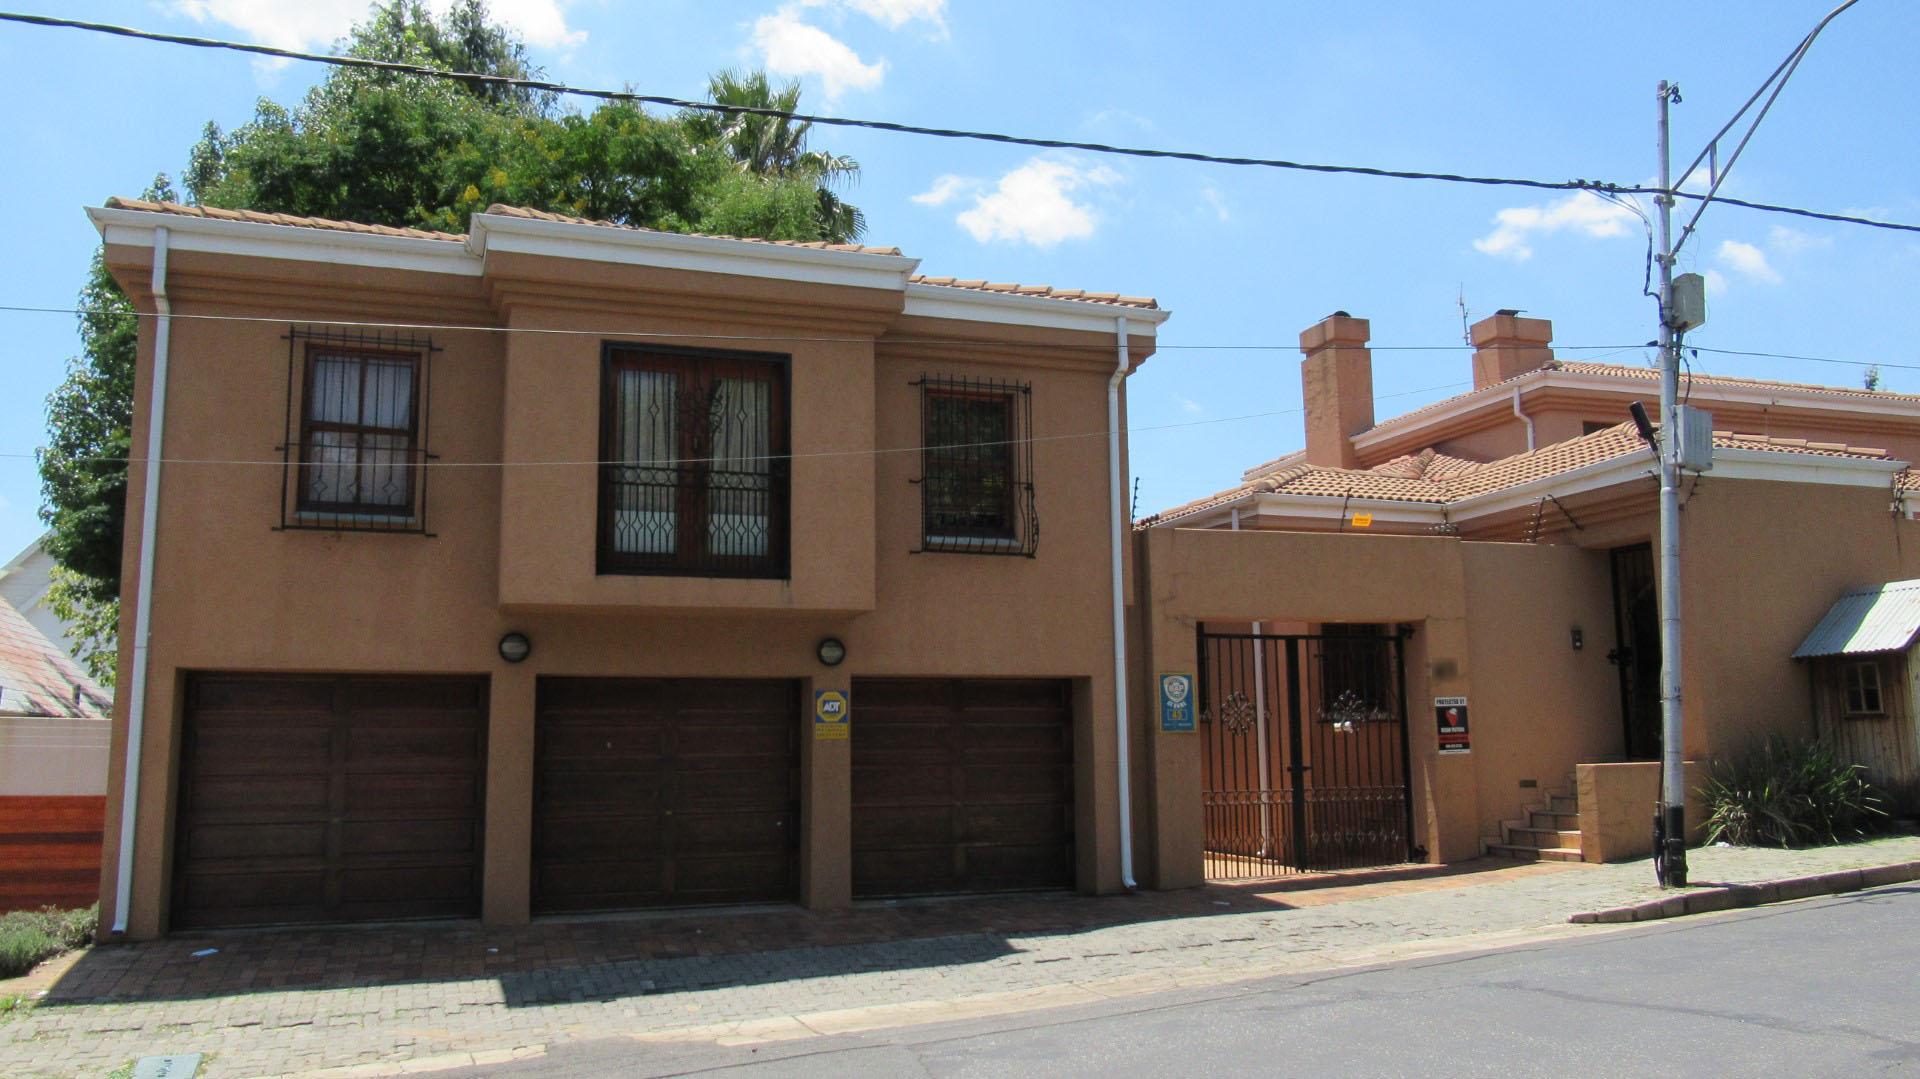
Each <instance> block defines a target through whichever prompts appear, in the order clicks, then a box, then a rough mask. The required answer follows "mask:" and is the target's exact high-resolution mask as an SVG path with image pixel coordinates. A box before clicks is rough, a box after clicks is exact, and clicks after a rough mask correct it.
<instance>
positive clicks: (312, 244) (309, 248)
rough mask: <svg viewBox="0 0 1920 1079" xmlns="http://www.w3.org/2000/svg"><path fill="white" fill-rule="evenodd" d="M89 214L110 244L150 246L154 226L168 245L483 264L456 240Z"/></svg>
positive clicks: (346, 261) (465, 268) (348, 261)
mask: <svg viewBox="0 0 1920 1079" xmlns="http://www.w3.org/2000/svg"><path fill="white" fill-rule="evenodd" d="M87 216H88V217H89V218H92V219H93V225H94V227H95V228H96V229H98V230H100V239H101V240H102V241H103V242H105V243H107V244H108V245H115V244H118V245H122V246H127V247H152V246H153V234H154V230H156V229H162V228H164V229H166V230H167V236H168V239H167V246H168V247H169V248H171V249H172V250H175V251H199V252H205V253H207V254H214V255H238V256H242V257H251V258H266V259H291V260H294V261H299V262H324V263H332V264H335V265H347V266H365V267H369V268H373V269H382V270H413V271H416V272H421V273H444V274H459V275H462V276H466V277H478V276H479V275H480V272H481V268H482V267H481V263H480V260H479V259H477V258H474V257H473V256H472V255H470V254H469V253H468V252H467V249H466V246H465V245H463V244H459V243H456V242H454V241H452V240H427V239H421V238H419V237H414V236H381V235H377V234H372V233H360V232H337V231H332V230H328V229H311V228H299V227H295V226H291V225H269V224H265V223H262V222H256V221H224V220H221V219H219V218H211V217H191V216H188V215H186V214H157V213H152V212H150V211H146V210H119V209H113V208H109V207H99V206H90V207H88V208H87Z"/></svg>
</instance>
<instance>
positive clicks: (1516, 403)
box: [1513, 387, 1533, 453]
mask: <svg viewBox="0 0 1920 1079" xmlns="http://www.w3.org/2000/svg"><path fill="white" fill-rule="evenodd" d="M1513 414H1514V415H1516V416H1518V417H1520V422H1521V423H1524V424H1526V425H1527V451H1528V452H1529V453H1531V452H1532V451H1533V417H1532V416H1529V415H1527V414H1526V413H1525V412H1523V411H1521V409H1520V390H1519V388H1518V387H1515V389H1514V391H1513Z"/></svg>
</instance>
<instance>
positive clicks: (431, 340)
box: [90, 200, 1167, 937]
mask: <svg viewBox="0 0 1920 1079" xmlns="http://www.w3.org/2000/svg"><path fill="white" fill-rule="evenodd" d="M90 213H91V215H92V218H93V220H94V222H95V224H96V225H97V226H98V227H99V229H100V231H101V234H102V237H103V239H104V240H105V243H106V260H107V264H108V266H109V267H110V268H111V269H112V271H113V273H114V274H115V277H116V278H117V280H118V281H119V282H120V284H121V285H122V286H123V287H124V288H125V289H126V291H127V294H128V296H129V297H130V298H131V299H132V300H133V302H134V303H135V304H136V305H137V307H138V308H139V310H140V311H142V312H143V313H153V312H155V311H156V310H157V309H158V308H159V307H160V306H161V305H162V304H165V305H167V310H168V311H170V313H171V314H172V315H173V316H175V317H173V318H172V319H170V320H165V321H162V320H158V319H154V318H143V319H142V320H141V337H140V353H139V367H138V380H137V391H136V401H137V406H136V413H135V421H134V430H133V442H134V444H135V445H137V446H142V447H144V446H147V445H148V444H149V437H150V434H151V431H150V427H151V425H152V424H153V423H154V422H155V420H156V417H155V416H154V415H152V414H151V412H150V408H149V402H150V401H151V400H152V399H153V391H154V381H155V371H156V367H157V359H158V355H157V353H158V349H159V346H160V342H161V341H163V340H164V341H166V342H167V344H166V355H165V359H166V364H167V369H168V371H169V372H170V373H169V374H168V376H167V379H166V383H165V391H166V396H165V401H166V408H165V415H164V420H165V425H164V430H163V434H162V438H163V440H164V441H163V446H164V448H163V450H162V456H163V458H164V460H165V462H167V463H166V464H165V465H164V466H163V467H162V468H161V470H160V477H161V478H160V481H159V482H160V487H159V496H158V502H157V507H156V513H157V528H156V530H155V532H154V549H153V552H152V560H153V566H154V569H153V575H152V600H151V604H150V612H148V613H149V614H150V617H151V647H150V649H149V650H148V651H147V652H146V653H145V654H144V656H143V657H136V656H135V654H134V652H133V651H132V650H128V651H125V652H123V654H122V661H121V669H120V672H119V684H120V686H121V687H123V690H122V692H121V693H120V694H119V698H120V700H119V707H118V709H117V711H116V721H117V726H116V732H117V734H116V742H115V758H114V761H115V767H114V780H113V783H112V786H111V789H110V790H111V794H110V797H111V801H110V807H109V808H110V812H109V819H110V820H112V821H114V822H115V827H114V828H110V829H109V832H110V836H111V839H110V842H109V845H108V850H107V854H106V857H107V861H106V872H105V880H104V883H103V903H104V907H103V912H102V924H103V926H116V925H118V924H124V926H125V930H126V932H127V933H128V935H130V936H133V937H151V936H154V935H156V934H159V933H162V932H164V931H166V930H167V929H168V928H171V927H185V926H230V925H244V924H260V923H277V922H347V921H358V920H369V919H392V918H405V917H442V916H451V917H473V916H478V917H482V918H484V919H485V920H486V921H487V922H489V923H495V924H513V923H518V922H524V921H526V920H527V919H528V918H529V917H530V916H534V915H542V914H556V913H567V912H576V911H590V910H620V909H630V908H642V907H653V906H661V905H678V904H688V903H711V902H759V901H789V902H799V903H802V904H804V905H806V906H809V907H813V908H831V907H838V906H844V905H846V904H847V903H848V902H849V901H850V900H851V899H854V898H858V897H866V896H886V895H901V894H915V893H927V892H969V891H996V890H1004V889H1023V888H1036V887H1078V888H1080V889H1082V890H1087V891H1113V890H1117V889H1120V888H1121V887H1123V884H1124V883H1125V882H1124V870H1123V864H1124V859H1123V853H1122V838H1121V834H1122V833H1121V821H1122V814H1121V812H1120V806H1121V798H1122V794H1121V792H1122V790H1123V789H1125V787H1124V784H1123V783H1122V777H1121V774H1120V772H1119V770H1118V761H1119V760H1120V759H1122V758H1121V757H1120V754H1119V748H1120V747H1119V746H1118V744H1117V739H1116V736H1115V723H1114V717H1115V714H1116V710H1117V693H1116V685H1117V677H1116V666H1117V664H1116V655H1115V650H1116V642H1115V640H1114V635H1113V626H1114V625H1115V619H1114V609H1115V601H1116V596H1115V588H1116V586H1117V585H1118V584H1119V582H1121V581H1122V580H1123V576H1122V574H1121V571H1120V565H1121V563H1120V554H1121V551H1122V549H1123V548H1122V536H1121V534H1120V531H1119V524H1120V518H1118V517H1117V516H1116V514H1117V513H1122V512H1124V502H1121V501H1120V500H1119V498H1118V494H1119V491H1120V485H1119V483H1118V482H1117V480H1116V481H1114V482H1111V483H1110V482H1109V481H1108V477H1109V476H1113V477H1118V476H1123V475H1125V472H1124V469H1125V462H1124V460H1120V461H1117V462H1116V461H1115V460H1112V459H1111V458H1110V456H1109V455H1110V453H1117V452H1120V451H1123V450H1124V440H1123V439H1121V438H1119V437H1118V430H1119V429H1118V427H1117V425H1116V424H1115V423H1113V422H1112V421H1110V418H1109V417H1110V415H1118V414H1120V413H1114V412H1110V409H1111V408H1113V406H1114V403H1115V401H1116V399H1117V394H1118V393H1119V386H1120V382H1121V377H1122V376H1123V375H1124V374H1125V373H1126V371H1127V370H1129V369H1130V367H1131V366H1132V365H1134V364H1137V363H1138V362H1140V361H1142V360H1144V359H1145V358H1146V357H1147V356H1148V355H1149V354H1150V353H1151V352H1152V350H1153V345H1154V335H1155V330H1156V327H1157V325H1158V324H1159V323H1160V322H1161V321H1163V320H1164V319H1165V318H1166V317H1167V312H1165V311H1164V310H1161V309H1159V308H1158V307H1157V306H1156V305H1155V304H1154V303H1153V301H1152V300H1148V299H1139V298H1130V297H1125V296H1117V295H1111V294H1104V295H1103V294H1094V293H1085V292H1078V291H1065V290H1056V289H1049V288H1046V287H1034V286H1011V285H996V284H989V283H985V282H980V281H963V280H954V279H951V278H925V277H919V276H916V274H915V271H916V269H917V260H915V259H912V258H908V257H905V256H903V255H901V254H900V253H899V252H898V251H896V250H894V249H892V248H879V247H860V246H854V245H825V244H794V243H770V242H761V241H749V240H737V239H726V238H717V237H708V236H688V235H675V234H666V233H659V232H653V231H648V230H641V229H633V228H626V227H620V226H615V225H610V224H606V223H600V222H593V221H585V220H579V219H573V218H566V217H560V216H556V215H551V214H544V213H536V212H532V211H527V210H521V209H515V208H512V207H500V206H496V207H493V208H491V209H489V210H488V211H487V212H485V213H482V214H477V215H475V216H474V217H473V219H472V225H471V229H472V231H471V232H470V233H469V234H467V235H464V236H456V235H447V234H441V233H430V232H421V231H417V230H410V229H393V228H376V227H370V226H365V225H357V224H352V223H346V222H337V221H325V220H316V219H305V218H292V217H286V216H282V215H272V214H255V213H241V212H234V211H223V210H213V209H204V210H203V209H197V208H189V207H183V206H177V205H172V204H159V203H145V202H134V201H124V200H113V201H110V202H109V203H108V205H107V206H106V207H104V208H100V209H95V210H92V211H90ZM181 316H191V317H181ZM162 327H164V328H166V333H165V334H163V333H160V332H156V331H157V330H159V329H160V328H162ZM234 462H242V463H234ZM148 490H149V487H148V482H147V475H146V473H145V472H144V471H143V470H141V469H136V470H135V471H134V474H133V475H132V477H131V482H130V484H129V492H128V517H127V519H128V521H129V528H128V530H127V548H126V554H125V559H126V561H125V564H126V565H127V566H128V567H129V568H130V570H131V568H132V567H135V566H137V565H138V564H139V561H140V554H141V550H140V546H141V543H142V530H141V529H140V528H139V527H136V526H135V522H139V521H140V520H141V519H142V512H143V507H144V500H145V499H146V498H147V497H148ZM1043 524H1044V530H1043V528H1042V525H1043ZM1125 579H1126V580H1128V581H1130V580H1131V578H1130V577H1129V578H1125ZM1128 587H1129V588H1130V587H1131V585H1129V586H1128ZM138 588H139V581H138V576H137V574H136V573H135V572H131V571H130V572H129V573H128V574H127V577H126V585H125V589H126V590H125V593H124V596H123V608H124V610H125V611H126V612H127V613H126V615H125V617H126V618H127V620H128V621H127V625H128V626H129V627H133V626H134V625H135V624H136V621H137V619H138V617H139V615H140V612H139V611H138V609H137V608H138V603H137V599H138ZM131 636H132V634H131V633H130V634H129V637H131ZM137 658H143V659H144V661H145V664H146V671H145V678H144V682H145V692H144V695H142V694H140V693H139V692H138V690H137V688H136V687H137V683H138V679H136V677H135V672H134V667H135V665H136V659H137ZM848 697H850V698H851V712H850V716H851V721H850V722H849V721H848V715H849V713H848V711H847V710H846V707H845V701H846V699H847V698H848ZM136 725H137V726H138V727H139V729H140V730H141V732H142V733H141V736H140V738H139V740H138V743H139V744H138V747H137V751H136V752H135V753H134V754H133V758H134V760H135V762H136V763H137V769H138V770H137V771H136V772H133V773H132V774H133V775H135V776H137V777H138V779H139V783H138V796H137V798H135V799H133V800H131V802H126V803H123V797H124V792H125V791H126V790H127V788H128V783H127V780H128V771H127V769H126V767H125V765H124V763H123V762H124V761H125V760H126V742H127V732H128V730H129V729H131V728H133V727H135V726H136ZM849 728H850V729H851V732H852V736H851V737H848V732H849ZM127 810H131V812H132V817H133V823H134V825H135V842H134V844H133V848H132V850H131V851H126V852H123V851H121V850H120V849H119V844H118V843H117V842H116V841H114V840H117V837H118V831H117V829H118V822H119V821H120V820H121V819H122V814H123V811H127ZM123 867H130V872H128V871H127V870H126V869H124V868H123ZM123 896H124V897H125V898H124V902H123V901H122V897H123Z"/></svg>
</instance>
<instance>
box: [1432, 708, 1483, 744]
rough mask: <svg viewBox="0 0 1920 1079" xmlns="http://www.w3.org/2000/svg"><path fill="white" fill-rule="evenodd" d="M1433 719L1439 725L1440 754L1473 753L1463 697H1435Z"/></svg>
mask: <svg viewBox="0 0 1920 1079" xmlns="http://www.w3.org/2000/svg"><path fill="white" fill-rule="evenodd" d="M1433 718H1434V720H1435V721H1436V722H1437V723H1438V724H1439V730H1440V752H1442V753H1471V752H1473V736H1472V735H1470V734H1468V733H1467V699H1466V698H1465V697H1435V698H1434V699H1433Z"/></svg>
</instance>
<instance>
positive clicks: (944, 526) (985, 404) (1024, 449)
mask: <svg viewBox="0 0 1920 1079" xmlns="http://www.w3.org/2000/svg"><path fill="white" fill-rule="evenodd" d="M915 385H916V386H918V387H919V388H920V433H921V447H922V448H921V451H920V478H919V479H918V480H917V481H915V482H917V483H918V484H919V485H920V517H921V547H920V550H923V551H948V552H958V553H963V554H1012V555H1026V556H1028V557H1032V556H1033V554H1034V553H1035V551H1036V550H1037V549H1038V547H1039V542H1040V524H1039V520H1038V518H1037V516H1036V515H1035V513H1034V498H1033V452H1032V451H1033V446H1032V439H1033V435H1032V426H1033V421H1032V415H1033V413H1032V399H1033V391H1032V387H1031V386H1029V385H1028V384H1026V383H1016V382H999V381H994V380H989V379H972V378H936V377H934V376H926V377H923V378H921V379H920V381H919V382H917V383H915Z"/></svg>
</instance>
